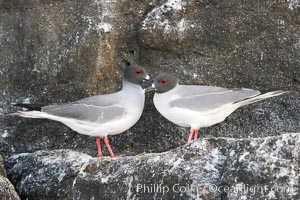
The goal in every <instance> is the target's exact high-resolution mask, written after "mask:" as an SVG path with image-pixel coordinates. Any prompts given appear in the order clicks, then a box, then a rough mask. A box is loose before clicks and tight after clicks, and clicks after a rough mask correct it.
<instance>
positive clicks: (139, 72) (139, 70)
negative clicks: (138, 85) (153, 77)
mask: <svg viewBox="0 0 300 200" xmlns="http://www.w3.org/2000/svg"><path fill="white" fill-rule="evenodd" d="M135 73H136V74H138V75H141V74H143V70H141V69H136V70H135Z"/></svg>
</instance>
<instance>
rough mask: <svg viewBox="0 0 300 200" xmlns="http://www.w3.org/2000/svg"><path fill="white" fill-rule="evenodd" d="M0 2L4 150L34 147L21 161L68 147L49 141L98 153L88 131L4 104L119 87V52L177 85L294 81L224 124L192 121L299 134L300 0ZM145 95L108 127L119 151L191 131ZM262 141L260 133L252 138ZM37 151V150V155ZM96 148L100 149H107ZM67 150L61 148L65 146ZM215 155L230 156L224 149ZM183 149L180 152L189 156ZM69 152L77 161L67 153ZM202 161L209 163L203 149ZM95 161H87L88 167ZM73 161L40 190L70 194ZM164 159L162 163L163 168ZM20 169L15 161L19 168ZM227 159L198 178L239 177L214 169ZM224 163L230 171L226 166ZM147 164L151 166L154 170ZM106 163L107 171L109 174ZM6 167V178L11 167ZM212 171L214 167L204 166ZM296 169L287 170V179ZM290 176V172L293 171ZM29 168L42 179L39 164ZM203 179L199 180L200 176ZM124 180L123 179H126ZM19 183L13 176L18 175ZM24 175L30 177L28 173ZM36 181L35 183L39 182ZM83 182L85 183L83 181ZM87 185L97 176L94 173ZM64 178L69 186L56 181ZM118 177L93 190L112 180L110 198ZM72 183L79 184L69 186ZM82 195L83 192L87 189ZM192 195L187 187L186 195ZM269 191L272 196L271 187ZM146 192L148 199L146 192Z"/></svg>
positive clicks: (133, 151)
mask: <svg viewBox="0 0 300 200" xmlns="http://www.w3.org/2000/svg"><path fill="white" fill-rule="evenodd" d="M0 11H1V12H0V75H1V79H0V94H1V95H0V152H2V153H3V154H4V155H6V156H12V155H14V154H20V153H33V154H26V155H27V156H25V155H24V156H25V157H26V158H28V159H29V157H32V160H31V161H30V162H29V161H28V162H27V161H26V162H27V163H32V164H34V163H35V161H36V159H37V160H39V159H40V157H41V155H42V154H43V155H45V156H46V157H48V156H49V155H57V154H59V155H61V154H64V153H63V152H64V150H62V152H61V153H58V152H56V151H53V150H57V149H72V150H75V151H77V152H81V153H86V154H88V155H90V156H96V145H95V141H94V140H95V139H94V138H91V137H88V136H83V135H80V134H77V133H75V132H73V131H72V130H70V129H69V128H67V127H65V126H64V125H62V124H60V123H57V122H52V121H49V120H41V119H22V118H18V117H11V116H7V114H8V113H12V112H15V111H16V108H14V107H13V106H12V105H11V104H12V103H18V102H25V103H27V102H28V103H40V104H50V103H60V102H70V101H74V100H78V99H80V98H84V97H87V96H90V95H94V94H104V93H110V92H115V91H117V90H119V89H120V88H121V71H122V70H121V66H123V63H124V62H123V59H126V60H128V61H130V62H133V63H136V64H140V65H142V66H144V67H146V68H147V69H148V70H149V72H150V73H151V74H153V75H155V74H157V73H159V72H160V71H168V72H171V73H173V74H174V75H176V76H177V77H178V78H179V81H180V83H181V84H200V85H201V84H202V85H218V86H223V87H246V88H253V89H258V90H261V91H268V90H277V89H284V90H290V91H292V92H291V93H288V94H285V95H282V96H280V97H275V98H272V99H268V100H266V101H263V102H259V103H256V104H254V105H250V106H246V107H244V108H241V109H239V110H237V111H236V112H234V113H233V114H232V115H230V116H229V117H228V118H227V119H226V120H225V121H224V122H223V123H220V124H218V125H215V126H213V127H209V128H205V129H203V130H200V133H201V134H200V137H204V138H208V139H205V140H204V141H210V142H212V141H214V140H215V139H214V138H215V137H217V138H218V137H232V138H249V139H247V140H245V141H252V139H251V138H260V137H267V136H278V138H280V137H282V136H280V135H282V134H283V133H290V132H300V112H299V110H300V93H299V92H300V79H299V78H300V74H299V73H300V50H299V48H300V44H299V38H300V29H299V1H296V0H290V1H285V0H279V1H277V0H276V1H275V0H267V1H264V2H262V1H259V0H254V1H243V2H241V1H237V0H233V1H217V0H213V1H207V0H195V1H187V0H145V1H142V2H141V1H132V0H126V1H125V0H124V1H116V0H111V1H100V0H87V1H70V0H61V1H53V0H52V1H51V0H50V1H42V0H26V1H17V0H9V1H4V0H0ZM152 95H153V94H151V93H150V94H147V102H146V106H145V112H144V114H143V116H142V118H141V120H140V121H139V122H138V123H137V124H136V125H135V126H134V127H132V128H131V129H130V130H128V131H126V132H125V133H123V134H120V135H116V136H112V137H110V138H111V144H112V147H113V149H114V151H115V152H116V154H121V155H125V156H126V155H127V156H128V155H137V154H140V153H143V152H147V153H152V152H153V153H159V152H165V151H169V150H170V149H174V148H177V147H180V146H182V145H184V144H185V143H186V140H187V135H188V129H185V128H180V127H177V126H176V125H174V124H172V123H171V122H168V121H167V120H165V119H164V118H163V117H162V116H160V115H159V113H158V112H157V111H156V110H155V108H154V106H153V103H152ZM271 138H273V137H271ZM274 138H277V137H274ZM216 140H217V141H218V142H219V143H218V146H220V147H219V148H220V149H219V150H220V151H221V149H222V148H224V149H226V148H227V147H228V145H229V146H230V145H231V143H230V142H228V141H227V140H225V141H226V142H225V141H224V142H220V141H222V140H223V139H216ZM259 140H264V139H253V141H259ZM279 140H280V139H279ZM238 141H239V140H236V141H235V143H239V142H240V143H241V144H244V143H243V141H239V142H238ZM272 141H273V140H270V142H272ZM273 142H275V141H273ZM229 143H230V144H229ZM222 145H224V147H222ZM270 145H272V144H271V143H270ZM185 148H189V147H187V146H185V147H184V149H185ZM230 148H231V147H230ZM232 148H233V147H232ZM236 148H239V149H242V147H236ZM40 150H44V151H40ZM50 150H51V151H50ZM211 150H213V149H211ZM249 150H250V149H249ZM36 151H39V152H38V153H34V152H36ZM178 151H181V148H179V149H176V150H174V151H171V152H168V153H165V154H162V155H165V156H166V157H165V158H166V159H167V158H173V157H172V156H171V155H172V154H176V155H177V154H178V155H179V153H178ZM182 151H183V152H182V153H184V154H185V153H187V152H186V151H184V150H182ZM241 151H242V150H241ZM104 153H105V154H106V155H108V152H107V151H106V149H105V152H104ZM210 153H213V152H210V151H209V150H207V152H206V154H205V152H203V154H205V155H208V154H210ZM65 154H66V156H67V155H69V152H65ZM169 154H170V155H169ZM221 154H222V155H223V156H224V157H225V160H228V153H226V152H222V153H221ZM158 155H160V154H158ZM255 155H256V154H255ZM168 156H170V157H168ZM189 156H191V158H193V155H190V154H187V157H189ZM25 157H20V159H21V158H24V159H25ZM151 157H155V155H152V154H149V155H148V154H147V156H146V157H129V158H125V160H124V161H110V160H108V161H107V162H106V161H105V162H104V161H103V162H104V165H103V162H101V163H102V165H103V166H104V167H107V168H106V170H107V171H109V170H110V167H111V168H112V169H111V170H112V171H114V170H116V168H113V167H114V166H119V164H118V163H119V162H135V161H136V159H142V160H143V159H144V160H147V159H148V158H149V159H150V158H151ZM183 157H184V158H182V159H185V157H186V156H183ZM221 157H222V156H221ZM12 158H13V157H12ZM12 158H11V159H10V161H11V160H12ZM33 158H34V159H33ZM69 159H70V158H69ZM251 159H252V157H251ZM253 159H254V160H255V162H257V164H258V165H259V166H260V165H264V162H265V161H264V160H261V158H260V157H253ZM295 159H298V157H297V156H296V157H295ZM24 162H25V161H24ZM58 162H62V161H58ZM70 162H71V163H72V162H73V161H72V159H71V161H70ZM93 162H95V163H97V162H98V161H97V160H96V161H93ZM93 162H92V163H93ZM163 162H164V161H159V162H158V163H163ZM174 162H175V161H174ZM178 162H179V161H178ZM184 162H187V161H184ZM203 162H206V160H205V161H203ZM208 162H212V161H211V160H209V159H208ZM222 162H223V161H222ZM228 162H229V161H228ZM244 162H245V163H246V161H244ZM249 162H250V161H249ZM92 163H91V164H90V165H91V166H94V165H93V164H92ZM229 163H231V162H229ZM224 164H226V163H225V161H224ZM241 164H242V163H239V162H236V163H233V164H232V166H234V167H235V168H236V169H237V170H239V173H241V174H242V173H244V174H246V175H245V181H244V182H242V183H245V184H250V185H251V184H252V183H251V180H252V179H250V178H249V176H250V175H249V174H247V173H246V172H245V171H242V170H244V168H241V166H242V165H241ZM247 164H249V165H250V164H251V163H247ZM267 164H269V163H267ZM273 164H274V166H275V167H276V166H280V165H281V164H280V162H279V163H278V162H276V163H273ZM102 165H101V166H102ZM192 165H193V166H194V168H195V169H200V170H203V169H202V168H201V166H200V167H199V166H197V167H196V164H193V163H192ZM43 166H44V164H41V165H39V166H37V168H40V169H41V168H42V167H43ZM47 166H50V164H49V165H47ZM96 166H97V164H96ZM155 166H157V165H155ZM163 166H165V165H163ZM179 166H181V165H179ZM23 167H24V169H23V170H25V171H28V170H29V171H30V168H29V167H30V166H26V165H24V166H23ZM78 167H80V166H79V165H76V167H75V168H74V170H73V171H72V170H69V171H67V173H69V174H70V176H74V177H72V178H69V180H67V181H65V179H63V180H62V181H64V182H63V183H57V184H56V185H55V187H54V186H53V184H52V185H51V187H52V186H53V188H50V186H49V187H46V185H45V184H46V183H45V184H44V185H43V186H41V187H40V188H41V189H43V187H44V186H45V188H48V189H47V190H48V191H50V192H48V193H49V194H52V193H54V192H53V191H56V190H57V191H59V192H57V195H61V196H64V195H67V191H69V189H70V188H72V187H73V185H72V184H73V182H72V181H73V180H74V178H75V177H76V176H77V175H76V173H77V171H78ZM165 167H166V169H169V168H168V166H165ZM21 168H22V166H19V167H18V169H21ZM61 168H63V166H62V167H61ZM61 168H59V169H61ZM95 168H97V167H95ZM176 169H177V168H176ZM223 169H225V166H221V167H216V170H217V171H218V172H216V174H217V175H216V174H215V175H214V176H212V175H211V176H210V175H208V176H209V177H212V178H211V180H208V179H205V180H207V181H208V182H209V183H215V184H219V185H220V184H222V186H223V185H224V186H225V185H226V184H232V185H233V184H234V181H235V179H234V177H233V176H231V175H230V174H228V175H227V176H226V178H225V177H224V178H220V174H221V175H222V174H223V172H220V171H219V170H223ZM226 169H228V170H229V169H230V167H226ZM23 170H21V171H23ZM152 170H154V172H156V171H155V169H152ZM181 170H182V171H180V170H179V169H178V171H176V172H178V174H179V173H181V172H182V173H186V175H184V174H183V175H182V177H186V179H189V176H190V175H187V171H186V170H188V169H185V168H184V169H181ZM162 171H163V169H161V170H158V171H157V173H160V172H162ZM154 172H153V173H152V172H151V173H152V175H153V177H154V178H153V179H155V177H156V178H157V180H158V179H159V180H160V178H161V177H160V175H159V174H158V175H156V174H155V173H154ZM26 173H27V172H26ZM92 173H93V172H92V171H91V174H92ZM103 173H104V175H105V174H107V173H108V172H105V171H104V172H103ZM120 173H123V172H122V171H120ZM138 173H143V172H142V171H141V170H140V171H137V172H136V175H138ZM218 173H219V175H218ZM224 173H225V172H224ZM228 173H233V172H232V171H231V172H230V171H228ZM10 174H11V176H12V177H13V174H12V172H11V173H10ZM132 174H134V172H132ZM208 174H214V173H213V172H212V171H209V173H208ZM152 175H151V174H149V173H148V174H145V177H148V176H149V180H153V179H151V177H150V176H152ZM16 176H17V177H20V176H19V175H17V174H16ZM22 176H23V175H22ZM24 176H25V175H24ZM91 176H92V175H91ZM178 176H179V175H178ZM292 176H293V175H292V174H291V175H290V177H292ZM45 177H46V178H45V179H41V180H43V181H44V182H47V181H48V178H47V176H45ZM66 177H68V175H66ZM88 177H89V176H87V177H86V178H88ZM105 177H106V176H105ZM215 177H217V178H215ZM270 177H271V176H268V177H266V180H269V181H271V178H270ZM294 177H296V178H297V174H295V175H294ZM33 178H34V179H35V178H36V179H39V178H42V177H39V174H37V175H36V177H33ZM200 178H203V177H202V175H201V177H200ZM248 178H249V179H248ZM14 180H16V179H15V178H14ZM32 180H33V179H28V181H32ZM46 180H47V181H46ZM87 180H88V179H87ZM87 180H86V179H84V177H81V178H78V181H81V182H82V184H85V181H87ZM104 180H105V179H104ZM122 180H125V181H126V179H124V177H123V179H122ZM164 180H165V179H164ZM177 180H178V181H179V179H178V177H176V176H175V175H172V176H170V180H169V179H168V180H165V181H166V182H167V183H168V184H169V183H170V182H172V183H173V182H174V181H177ZM197 180H198V179H197ZM274 180H275V181H273V182H272V183H275V182H278V184H281V183H286V182H284V180H282V179H281V178H275V179H274ZM43 181H42V182H43ZM53 181H54V180H53ZM128 181H130V180H128ZM128 181H127V182H128ZM137 181H140V179H137V180H135V179H133V183H137ZM145 181H146V180H144V182H145ZM180 181H181V179H180ZM220 181H222V182H220ZM252 181H253V180H252ZM57 182H59V181H57ZM200 182H201V181H200ZM15 183H16V184H17V183H18V184H19V182H18V181H16V182H15ZM78 183H79V182H78ZM30 184H32V185H35V183H34V182H30ZM39 184H41V183H37V184H36V185H35V186H36V187H37V186H38V185H39ZM86 184H90V182H89V181H87V182H86ZM93 184H96V185H97V184H98V182H97V180H94V182H93ZM118 184H119V185H120V187H121V186H122V187H123V186H124V185H122V184H123V182H121V183H118ZM186 184H188V183H187V182H186ZM112 185H113V186H112ZM237 185H238V183H237ZM58 186H61V187H58ZM66 186H68V188H69V189H62V190H59V188H66ZM115 186H118V185H117V184H115V185H114V184H111V185H105V184H103V185H102V186H101V188H103V189H108V191H107V192H108V193H107V194H103V196H105V195H107V196H109V195H110V194H111V193H110V192H111V191H109V189H110V188H111V189H115V188H112V187H115ZM27 187H32V188H30V190H28V191H33V190H34V186H30V185H28V186H27ZM74 187H75V188H76V187H79V186H78V185H76V184H75V186H74ZM122 187H121V188H122ZM20 188H23V186H22V187H20V186H19V190H20V191H21V190H22V189H20ZM45 188H44V189H45ZM101 188H100V189H101ZM117 188H118V187H117ZM98 189H99V188H97V187H94V189H93V190H94V191H95V195H97V194H99V191H98ZM45 190H46V189H45ZM28 191H27V192H26V191H22V194H23V195H25V194H29V192H28ZM36 191H37V190H36ZM127 191H128V190H126V192H127ZM130 191H131V192H132V191H133V190H130ZM100 192H103V191H100ZM118 192H120V196H121V194H124V191H123V192H122V191H119V190H118ZM201 194H202V193H201ZM297 194H298V193H297ZM38 195H40V194H39V193H38V192H36V194H35V195H32V196H31V198H33V199H34V198H36V199H38V197H39V196H38ZM54 195H56V194H54ZM68 195H72V196H71V197H72V198H73V197H74V198H77V197H78V196H79V194H78V193H76V191H74V193H72V194H68ZM82 195H89V194H86V193H84V192H83V193H82ZM101 195H102V193H101ZM134 195H136V196H138V195H141V194H136V193H132V194H131V195H129V196H134ZM174 195H175V196H176V195H179V194H174ZM188 195H189V194H183V198H187V196H188ZM205 195H206V196H207V198H213V197H212V196H211V195H215V193H214V194H212V193H210V192H206V193H205ZM270 195H271V196H270V198H272V194H270ZM276 195H277V194H276ZM107 196H105V197H107ZM148 197H152V196H151V194H148ZM216 197H217V198H221V197H224V198H228V199H233V198H234V197H233V196H228V195H227V196H226V194H224V193H222V194H217V195H216ZM239 197H241V196H239ZM255 197H256V196H255ZM278 197H279V196H278ZM49 198H50V197H49ZM51 198H52V197H51ZM59 198H60V197H59ZM78 198H79V197H78ZM296 199H297V198H296Z"/></svg>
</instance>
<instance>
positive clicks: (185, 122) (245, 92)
mask: <svg viewBox="0 0 300 200" xmlns="http://www.w3.org/2000/svg"><path fill="white" fill-rule="evenodd" d="M152 87H153V88H154V90H155V94H154V97H153V102H154V105H155V107H156V109H157V110H158V112H159V113H160V114H161V115H163V116H164V117H165V118H166V119H168V120H169V121H171V122H173V123H175V124H177V125H179V126H182V127H189V128H190V134H189V138H188V143H190V142H191V140H192V137H193V135H194V140H196V139H197V137H198V130H199V129H200V128H202V127H209V126H212V125H214V124H217V123H220V122H222V121H224V120H225V118H226V117H227V116H228V115H230V114H231V113H232V112H233V111H235V110H236V109H237V108H239V107H242V106H245V105H248V104H252V103H255V102H258V101H261V100H263V99H266V98H270V97H274V96H278V95H281V94H283V93H285V92H286V91H273V92H268V93H265V94H261V93H260V92H259V91H256V90H252V89H227V88H222V87H214V86H200V85H180V84H179V83H178V82H177V79H176V78H175V77H174V76H172V75H171V74H167V73H162V74H160V75H158V76H157V77H156V78H155V79H154V82H153V84H152Z"/></svg>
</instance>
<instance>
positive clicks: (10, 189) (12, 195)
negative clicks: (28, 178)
mask: <svg viewBox="0 0 300 200" xmlns="http://www.w3.org/2000/svg"><path fill="white" fill-rule="evenodd" d="M0 197H1V199H3V200H19V199H20V197H19V195H18V193H17V192H16V190H15V188H14V186H13V185H12V184H11V182H10V181H9V180H8V179H7V177H6V171H5V169H4V165H3V159H2V156H0Z"/></svg>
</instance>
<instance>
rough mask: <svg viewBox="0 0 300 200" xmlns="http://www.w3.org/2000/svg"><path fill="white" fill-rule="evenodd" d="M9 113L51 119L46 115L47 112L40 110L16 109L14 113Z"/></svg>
mask: <svg viewBox="0 0 300 200" xmlns="http://www.w3.org/2000/svg"><path fill="white" fill-rule="evenodd" d="M9 115H17V116H20V117H26V118H48V119H51V118H49V117H47V113H44V112H40V111H18V112H15V113H11V114H9Z"/></svg>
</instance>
